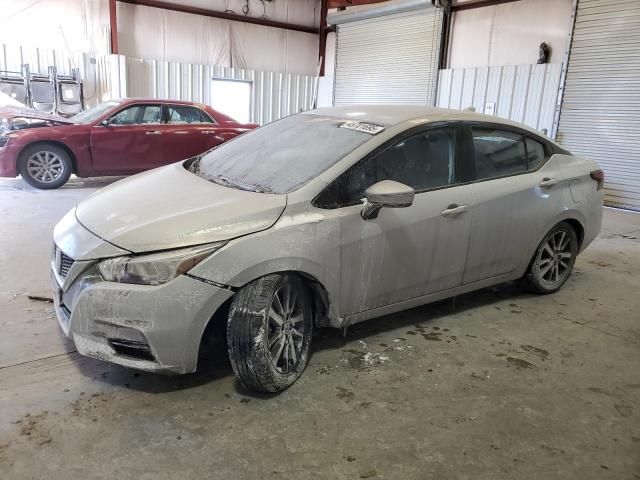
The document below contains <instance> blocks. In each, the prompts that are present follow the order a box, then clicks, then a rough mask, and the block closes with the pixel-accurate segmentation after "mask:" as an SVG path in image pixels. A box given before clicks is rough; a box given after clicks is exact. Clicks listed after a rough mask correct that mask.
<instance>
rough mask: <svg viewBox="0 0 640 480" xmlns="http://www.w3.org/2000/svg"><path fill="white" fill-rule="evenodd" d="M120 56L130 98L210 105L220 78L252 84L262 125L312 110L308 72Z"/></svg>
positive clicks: (255, 113)
mask: <svg viewBox="0 0 640 480" xmlns="http://www.w3.org/2000/svg"><path fill="white" fill-rule="evenodd" d="M114 56H115V55H112V57H114ZM117 57H120V58H121V59H122V58H124V59H125V60H124V64H125V66H126V68H125V69H126V72H125V75H126V82H125V83H126V88H125V91H126V96H129V97H155V98H170V99H176V100H189V101H195V102H201V103H205V104H208V103H210V100H211V80H212V79H213V78H219V79H229V80H246V81H250V82H251V83H252V102H251V105H252V121H253V122H255V123H259V124H261V125H262V124H265V123H269V122H272V121H274V120H277V119H279V118H282V117H285V116H287V115H291V114H293V113H297V112H301V111H304V110H309V109H310V108H311V107H312V105H313V99H314V93H315V90H316V87H315V78H314V77H312V76H309V75H293V74H284V73H275V72H265V71H261V70H243V69H238V68H227V67H216V66H212V65H196V64H190V63H178V62H164V61H158V60H141V59H134V58H125V57H122V56H117ZM123 96H125V95H123Z"/></svg>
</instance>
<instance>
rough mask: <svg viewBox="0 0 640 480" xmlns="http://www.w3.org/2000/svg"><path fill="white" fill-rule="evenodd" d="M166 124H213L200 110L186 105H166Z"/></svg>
mask: <svg viewBox="0 0 640 480" xmlns="http://www.w3.org/2000/svg"><path fill="white" fill-rule="evenodd" d="M167 109H168V112H169V115H168V123H171V124H180V123H213V120H212V119H211V118H210V117H209V116H208V115H207V114H206V113H204V112H203V111H202V110H200V109H199V108H196V107H189V106H187V105H168V106H167Z"/></svg>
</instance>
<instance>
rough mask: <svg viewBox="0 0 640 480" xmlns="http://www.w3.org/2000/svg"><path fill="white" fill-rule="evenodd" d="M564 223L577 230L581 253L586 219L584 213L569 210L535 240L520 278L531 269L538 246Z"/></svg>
mask: <svg viewBox="0 0 640 480" xmlns="http://www.w3.org/2000/svg"><path fill="white" fill-rule="evenodd" d="M562 222H565V223H568V224H569V225H571V226H572V227H573V228H574V229H575V231H576V234H577V235H578V253H580V249H581V248H582V243H583V241H584V234H585V226H584V224H585V218H584V215H582V213H580V212H579V211H577V210H568V211H565V212H563V213H562V214H560V215H558V216H557V217H555V218H554V219H553V220H552V221H550V222H549V223H548V224H547V226H546V228H545V229H544V230H543V231H542V233H541V234H540V235H539V236H538V238H536V239H535V243H534V244H533V245H532V246H531V247H530V248H529V251H528V253H527V256H526V258H525V260H524V261H523V263H522V264H521V265H520V269H519V275H518V276H522V275H524V274H525V272H526V271H527V269H528V268H529V265H531V262H532V261H533V258H534V255H535V253H536V250H537V249H538V246H539V245H540V242H542V240H543V239H544V237H545V236H546V235H547V233H549V232H550V231H551V229H553V228H554V227H555V226H556V225H558V224H560V223H562Z"/></svg>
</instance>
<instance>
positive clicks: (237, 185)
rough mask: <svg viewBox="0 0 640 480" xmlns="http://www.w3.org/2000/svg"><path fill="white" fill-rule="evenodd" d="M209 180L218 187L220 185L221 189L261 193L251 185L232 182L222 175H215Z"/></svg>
mask: <svg viewBox="0 0 640 480" xmlns="http://www.w3.org/2000/svg"><path fill="white" fill-rule="evenodd" d="M209 180H211V181H212V182H213V183H217V184H218V185H222V186H223V187H231V188H237V189H238V190H244V191H247V192H258V193H263V192H261V191H260V190H259V189H258V188H256V187H255V186H253V185H244V184H242V183H238V182H234V181H231V180H229V179H228V178H227V177H224V176H222V175H216V176H213V177H209Z"/></svg>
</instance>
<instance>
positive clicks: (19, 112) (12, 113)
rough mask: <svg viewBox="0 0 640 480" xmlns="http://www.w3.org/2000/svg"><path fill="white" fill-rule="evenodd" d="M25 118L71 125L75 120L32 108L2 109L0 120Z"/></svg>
mask: <svg viewBox="0 0 640 480" xmlns="http://www.w3.org/2000/svg"><path fill="white" fill-rule="evenodd" d="M13 117H24V118H33V119H36V120H49V121H51V122H58V123H69V124H74V123H75V122H74V121H73V120H70V119H68V118H65V117H61V116H59V115H52V114H50V113H44V112H38V111H37V110H33V109H31V108H26V107H0V118H13Z"/></svg>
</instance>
